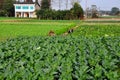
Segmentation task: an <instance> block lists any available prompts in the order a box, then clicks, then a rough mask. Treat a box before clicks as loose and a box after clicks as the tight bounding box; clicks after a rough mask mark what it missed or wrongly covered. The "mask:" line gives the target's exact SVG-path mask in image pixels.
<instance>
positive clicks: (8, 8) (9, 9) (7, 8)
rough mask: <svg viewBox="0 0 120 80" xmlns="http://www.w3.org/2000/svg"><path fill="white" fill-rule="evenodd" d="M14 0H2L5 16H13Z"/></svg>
mask: <svg viewBox="0 0 120 80" xmlns="http://www.w3.org/2000/svg"><path fill="white" fill-rule="evenodd" d="M14 1H15V0H4V3H3V10H4V12H6V14H5V15H6V16H14V6H13V3H14Z"/></svg>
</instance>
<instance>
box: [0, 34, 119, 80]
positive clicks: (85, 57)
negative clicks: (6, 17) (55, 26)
mask: <svg viewBox="0 0 120 80" xmlns="http://www.w3.org/2000/svg"><path fill="white" fill-rule="evenodd" d="M119 79H120V37H101V38H87V37H81V36H79V37H71V36H68V37H61V36H57V37H26V38H25V37H20V38H16V39H11V40H8V41H6V42H2V43H0V80H119Z"/></svg>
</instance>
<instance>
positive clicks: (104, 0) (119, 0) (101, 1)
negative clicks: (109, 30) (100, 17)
mask: <svg viewBox="0 0 120 80" xmlns="http://www.w3.org/2000/svg"><path fill="white" fill-rule="evenodd" d="M58 1H59V0H55V1H54V3H55V4H54V5H53V8H54V9H59V4H58ZM68 1H69V6H68V7H69V8H70V7H71V3H70V0H68ZM80 4H81V6H82V7H83V9H84V10H85V9H86V5H87V7H91V5H97V7H98V8H99V9H100V10H111V8H112V7H118V8H119V9H120V0H87V4H86V0H82V1H81V3H80ZM60 5H61V7H60V8H61V9H66V0H61V4H60Z"/></svg>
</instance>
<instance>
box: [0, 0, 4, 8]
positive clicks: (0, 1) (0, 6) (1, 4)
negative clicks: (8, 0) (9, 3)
mask: <svg viewBox="0 0 120 80" xmlns="http://www.w3.org/2000/svg"><path fill="white" fill-rule="evenodd" d="M3 2H4V0H0V10H2V6H3Z"/></svg>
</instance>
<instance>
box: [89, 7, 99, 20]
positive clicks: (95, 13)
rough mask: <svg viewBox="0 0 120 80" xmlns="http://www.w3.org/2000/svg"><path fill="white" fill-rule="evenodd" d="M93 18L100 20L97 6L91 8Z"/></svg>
mask: <svg viewBox="0 0 120 80" xmlns="http://www.w3.org/2000/svg"><path fill="white" fill-rule="evenodd" d="M91 11H92V13H91V14H92V18H98V10H97V6H96V5H92V6H91Z"/></svg>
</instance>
